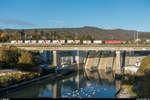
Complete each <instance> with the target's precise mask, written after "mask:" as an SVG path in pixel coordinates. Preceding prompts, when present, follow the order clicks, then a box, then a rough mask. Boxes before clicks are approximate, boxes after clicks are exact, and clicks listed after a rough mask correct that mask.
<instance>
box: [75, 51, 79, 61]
mask: <svg viewBox="0 0 150 100" xmlns="http://www.w3.org/2000/svg"><path fill="white" fill-rule="evenodd" d="M75 60H76V63H77V64H79V63H80V51H79V50H77V52H76V59H75Z"/></svg>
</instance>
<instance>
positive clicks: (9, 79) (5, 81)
mask: <svg viewBox="0 0 150 100" xmlns="http://www.w3.org/2000/svg"><path fill="white" fill-rule="evenodd" d="M38 76H40V73H38V72H23V71H15V72H9V73H5V74H4V75H1V76H0V88H4V87H7V86H10V85H13V84H16V83H20V82H23V81H27V80H31V79H33V78H35V77H38Z"/></svg>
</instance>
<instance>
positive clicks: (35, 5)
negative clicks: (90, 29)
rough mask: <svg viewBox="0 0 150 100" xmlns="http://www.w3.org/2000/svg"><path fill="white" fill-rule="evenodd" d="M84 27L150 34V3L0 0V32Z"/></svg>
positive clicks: (148, 0) (145, 0)
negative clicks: (9, 29)
mask: <svg viewBox="0 0 150 100" xmlns="http://www.w3.org/2000/svg"><path fill="white" fill-rule="evenodd" d="M83 26H94V27H99V28H104V29H116V28H121V29H127V30H137V31H145V32H150V0H0V29H4V28H13V29H14V28H15V29H28V28H76V27H83Z"/></svg>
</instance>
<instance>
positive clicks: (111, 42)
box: [105, 40, 122, 44]
mask: <svg viewBox="0 0 150 100" xmlns="http://www.w3.org/2000/svg"><path fill="white" fill-rule="evenodd" d="M114 43H115V44H116V43H122V41H120V40H118V41H105V44H114Z"/></svg>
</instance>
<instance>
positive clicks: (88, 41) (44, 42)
mask: <svg viewBox="0 0 150 100" xmlns="http://www.w3.org/2000/svg"><path fill="white" fill-rule="evenodd" d="M124 43H125V41H121V40H117V41H116V40H110V41H102V40H83V41H81V40H12V41H11V44H124Z"/></svg>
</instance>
